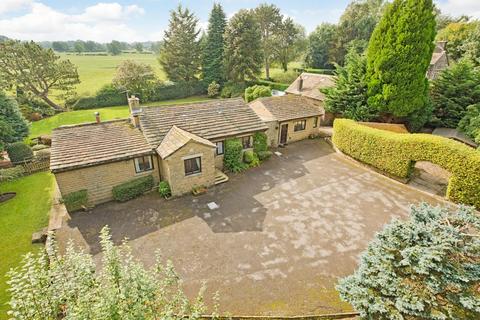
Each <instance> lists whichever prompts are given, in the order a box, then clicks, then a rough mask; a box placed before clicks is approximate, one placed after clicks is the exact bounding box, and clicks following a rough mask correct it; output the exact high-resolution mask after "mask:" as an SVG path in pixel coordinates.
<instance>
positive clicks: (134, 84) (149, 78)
mask: <svg viewBox="0 0 480 320" xmlns="http://www.w3.org/2000/svg"><path fill="white" fill-rule="evenodd" d="M156 82H157V78H156V77H155V73H154V71H153V69H152V67H151V66H149V65H147V64H145V63H141V62H137V61H133V60H125V61H123V62H122V63H121V64H120V65H119V66H118V67H117V72H116V74H115V77H114V78H113V85H114V86H115V87H116V88H117V89H119V90H128V91H129V94H136V95H139V96H140V97H141V98H142V100H143V101H148V100H149V94H150V93H151V91H152V89H153V86H154V85H155V83H156Z"/></svg>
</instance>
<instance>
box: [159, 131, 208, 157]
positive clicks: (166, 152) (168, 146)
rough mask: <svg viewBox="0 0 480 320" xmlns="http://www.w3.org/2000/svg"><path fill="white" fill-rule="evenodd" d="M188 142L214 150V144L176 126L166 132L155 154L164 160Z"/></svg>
mask: <svg viewBox="0 0 480 320" xmlns="http://www.w3.org/2000/svg"><path fill="white" fill-rule="evenodd" d="M190 141H195V142H197V143H200V144H203V145H206V146H209V147H212V148H215V144H213V143H212V142H210V141H208V140H206V139H203V138H201V137H199V136H196V135H194V134H191V133H190V132H187V131H185V130H182V129H180V128H179V127H177V126H173V127H172V128H170V130H169V131H168V132H167V134H166V135H165V138H163V140H162V143H161V144H160V146H158V148H157V153H158V154H159V155H160V157H162V159H165V158H167V157H168V156H170V155H171V154H173V153H174V152H175V151H177V150H178V149H180V148H181V147H183V146H184V145H186V144H187V143H189V142H190Z"/></svg>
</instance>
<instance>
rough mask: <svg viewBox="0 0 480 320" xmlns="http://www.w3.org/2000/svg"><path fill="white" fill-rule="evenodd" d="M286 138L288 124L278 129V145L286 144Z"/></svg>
mask: <svg viewBox="0 0 480 320" xmlns="http://www.w3.org/2000/svg"><path fill="white" fill-rule="evenodd" d="M287 137H288V123H285V124H282V126H281V129H280V144H286V143H287Z"/></svg>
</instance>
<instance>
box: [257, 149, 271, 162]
mask: <svg viewBox="0 0 480 320" xmlns="http://www.w3.org/2000/svg"><path fill="white" fill-rule="evenodd" d="M272 154H273V153H272V151H260V152H258V153H257V156H258V159H259V160H260V161H264V160H267V159H269V158H270V157H271V156H272Z"/></svg>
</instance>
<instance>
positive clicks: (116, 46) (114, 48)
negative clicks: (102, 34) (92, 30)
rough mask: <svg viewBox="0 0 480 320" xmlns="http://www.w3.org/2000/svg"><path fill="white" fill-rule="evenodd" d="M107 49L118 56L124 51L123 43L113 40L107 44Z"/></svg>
mask: <svg viewBox="0 0 480 320" xmlns="http://www.w3.org/2000/svg"><path fill="white" fill-rule="evenodd" d="M107 50H108V52H109V53H110V54H111V55H112V56H118V55H120V54H121V53H122V44H121V43H120V41H117V40H113V41H112V42H110V43H109V44H107Z"/></svg>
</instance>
